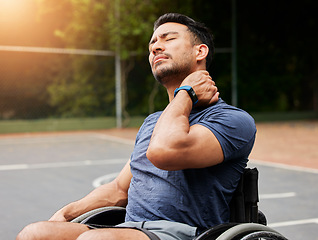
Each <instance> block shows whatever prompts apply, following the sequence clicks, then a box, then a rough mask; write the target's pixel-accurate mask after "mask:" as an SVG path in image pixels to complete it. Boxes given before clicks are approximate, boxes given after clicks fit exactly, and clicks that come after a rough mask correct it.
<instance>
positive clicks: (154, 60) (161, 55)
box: [152, 54, 169, 65]
mask: <svg viewBox="0 0 318 240" xmlns="http://www.w3.org/2000/svg"><path fill="white" fill-rule="evenodd" d="M168 58H169V57H168V56H167V55H164V54H159V55H157V56H155V57H154V58H153V59H152V65H155V64H157V63H159V62H161V61H163V60H165V59H168Z"/></svg>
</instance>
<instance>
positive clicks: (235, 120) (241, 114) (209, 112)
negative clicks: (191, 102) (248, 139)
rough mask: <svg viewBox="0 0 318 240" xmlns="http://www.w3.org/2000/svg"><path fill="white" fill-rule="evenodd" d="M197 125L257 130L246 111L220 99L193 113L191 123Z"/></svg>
mask: <svg viewBox="0 0 318 240" xmlns="http://www.w3.org/2000/svg"><path fill="white" fill-rule="evenodd" d="M191 120H192V121H193V123H194V124H196V123H200V122H201V123H202V122H203V123H204V122H206V123H207V124H209V125H218V124H221V125H222V126H225V127H231V128H238V127H240V128H241V127H243V128H251V129H255V121H254V119H253V117H252V116H251V115H250V114H248V113H247V112H246V111H244V110H242V109H240V108H237V107H234V106H232V105H229V104H227V103H226V102H224V101H223V100H222V99H220V100H219V101H218V102H217V103H216V104H214V105H212V106H209V107H208V108H205V109H201V110H194V111H193V112H192V113H191V117H190V121H191Z"/></svg>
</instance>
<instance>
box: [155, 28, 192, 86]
mask: <svg viewBox="0 0 318 240" xmlns="http://www.w3.org/2000/svg"><path fill="white" fill-rule="evenodd" d="M195 62H196V61H195V51H194V45H193V43H192V41H191V33H190V31H188V28H187V26H185V25H182V24H179V23H172V22H169V23H165V24H163V25H161V26H159V27H158V28H157V29H156V30H155V32H154V33H153V35H152V37H151V40H150V42H149V63H150V66H151V70H152V73H153V75H154V77H155V78H156V79H157V80H158V81H159V82H160V83H161V84H163V85H164V84H165V83H166V82H167V81H168V80H169V78H170V79H171V77H174V78H176V77H177V76H179V75H180V74H181V76H183V75H185V76H187V75H188V74H190V73H191V72H192V71H193V70H194V64H195ZM185 76H184V77H185Z"/></svg>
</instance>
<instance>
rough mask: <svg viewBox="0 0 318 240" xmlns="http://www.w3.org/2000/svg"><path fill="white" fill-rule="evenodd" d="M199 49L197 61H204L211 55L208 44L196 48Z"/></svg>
mask: <svg viewBox="0 0 318 240" xmlns="http://www.w3.org/2000/svg"><path fill="white" fill-rule="evenodd" d="M196 47H197V49H196V50H197V52H196V54H197V55H196V59H197V61H202V60H204V59H205V58H206V57H207V56H208V53H209V47H208V46H207V45H206V44H199V45H197V46H196Z"/></svg>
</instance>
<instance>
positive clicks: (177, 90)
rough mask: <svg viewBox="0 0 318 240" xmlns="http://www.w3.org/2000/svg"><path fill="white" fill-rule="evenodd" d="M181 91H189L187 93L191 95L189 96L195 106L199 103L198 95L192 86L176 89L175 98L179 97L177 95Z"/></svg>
mask: <svg viewBox="0 0 318 240" xmlns="http://www.w3.org/2000/svg"><path fill="white" fill-rule="evenodd" d="M180 90H185V91H187V93H188V94H189V96H190V98H191V100H192V103H193V105H195V104H196V103H197V102H198V101H199V100H198V97H197V95H196V94H195V92H194V90H193V88H192V87H191V86H181V87H179V88H176V90H174V97H175V96H176V95H177V93H178V92H179V91H180Z"/></svg>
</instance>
